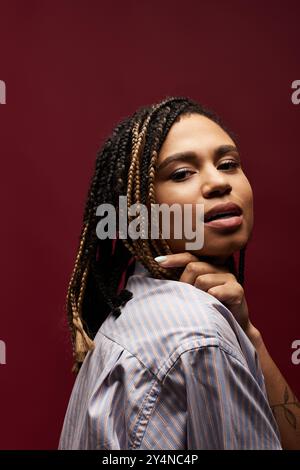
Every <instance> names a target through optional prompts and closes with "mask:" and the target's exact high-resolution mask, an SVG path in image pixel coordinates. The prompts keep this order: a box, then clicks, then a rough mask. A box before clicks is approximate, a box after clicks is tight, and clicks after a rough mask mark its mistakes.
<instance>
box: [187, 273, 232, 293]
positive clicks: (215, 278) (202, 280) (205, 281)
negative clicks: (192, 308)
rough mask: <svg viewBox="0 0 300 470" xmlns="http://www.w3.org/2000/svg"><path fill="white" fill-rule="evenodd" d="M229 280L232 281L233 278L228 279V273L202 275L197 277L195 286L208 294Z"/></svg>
mask: <svg viewBox="0 0 300 470" xmlns="http://www.w3.org/2000/svg"><path fill="white" fill-rule="evenodd" d="M229 280H231V278H230V277H228V276H227V274H226V273H209V274H202V275H200V276H197V277H196V279H195V282H194V286H195V287H197V289H200V290H203V291H205V292H207V291H208V289H210V288H212V287H215V286H220V285H223V284H225V282H228V281H229Z"/></svg>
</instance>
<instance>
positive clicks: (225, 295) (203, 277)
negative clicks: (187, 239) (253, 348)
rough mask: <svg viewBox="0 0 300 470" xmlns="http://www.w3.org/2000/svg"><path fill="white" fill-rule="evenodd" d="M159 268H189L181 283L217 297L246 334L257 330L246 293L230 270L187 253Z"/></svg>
mask: <svg viewBox="0 0 300 470" xmlns="http://www.w3.org/2000/svg"><path fill="white" fill-rule="evenodd" d="M159 265H160V266H162V267H164V268H177V267H185V269H184V271H183V272H182V274H181V276H180V278H179V281H181V282H186V283H188V284H192V285H194V286H195V287H197V288H198V289H201V290H204V291H205V292H207V293H208V294H211V295H213V296H214V297H216V298H217V299H218V300H219V301H220V302H222V303H223V304H224V305H225V306H226V307H227V308H228V309H229V310H230V311H231V312H232V314H233V315H234V317H235V318H236V320H237V321H238V323H239V324H240V325H241V327H242V328H243V330H244V331H245V333H246V334H250V332H251V333H252V330H253V329H255V328H254V326H253V325H252V323H251V321H250V319H249V312H248V306H247V302H246V298H245V295H244V289H243V287H242V286H241V284H239V283H238V282H237V279H236V277H235V276H234V274H233V273H231V272H230V270H229V268H227V267H225V266H216V265H213V264H210V263H207V262H205V261H200V260H199V258H197V257H196V256H195V255H192V254H191V253H189V252H187V251H186V252H184V253H176V254H172V255H166V261H163V262H160V263H159Z"/></svg>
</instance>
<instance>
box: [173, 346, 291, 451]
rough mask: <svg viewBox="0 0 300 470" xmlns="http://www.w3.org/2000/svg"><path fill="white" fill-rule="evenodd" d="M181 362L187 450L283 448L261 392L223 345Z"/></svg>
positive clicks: (192, 354)
mask: <svg viewBox="0 0 300 470" xmlns="http://www.w3.org/2000/svg"><path fill="white" fill-rule="evenodd" d="M179 361H180V367H182V372H183V375H184V378H185V386H186V399H187V447H188V449H241V450H242V449H282V447H281V443H280V436H279V430H278V427H277V423H276V420H275V418H274V415H273V413H272V410H271V408H270V406H269V403H268V400H267V397H266V395H265V392H264V391H263V389H262V388H261V386H260V383H259V381H258V380H256V378H255V377H253V375H252V374H251V372H250V370H249V369H248V368H247V365H246V364H245V363H243V362H242V361H241V360H239V358H238V356H235V355H233V354H232V353H230V352H229V350H226V344H225V348H224V347H222V346H206V347H197V348H193V349H190V350H189V351H185V352H184V353H183V354H182V355H181V356H180V358H179Z"/></svg>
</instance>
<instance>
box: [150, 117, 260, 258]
mask: <svg viewBox="0 0 300 470" xmlns="http://www.w3.org/2000/svg"><path fill="white" fill-rule="evenodd" d="M187 151H189V152H194V153H195V155H194V157H192V158H190V159H188V160H183V159H181V160H180V159H176V160H175V159H174V160H171V159H169V158H168V157H170V156H171V155H172V156H173V155H175V154H178V153H179V152H181V153H182V152H187ZM167 160H168V163H167ZM156 168H157V171H156V174H155V179H154V188H155V198H156V203H157V204H162V203H165V204H167V205H172V204H174V203H178V204H180V205H182V206H183V204H193V229H195V228H196V226H195V224H194V222H195V219H194V217H195V206H194V204H196V203H198V204H199V203H200V204H203V206H204V213H206V212H207V211H209V210H210V209H212V207H214V206H215V205H217V204H220V203H227V202H233V203H235V204H237V205H238V206H239V207H240V208H241V209H242V216H241V220H242V222H241V223H240V225H236V226H234V227H232V226H231V227H229V228H228V227H227V228H224V227H221V228H220V227H219V228H216V227H213V226H212V224H207V223H205V224H204V245H203V247H202V248H201V249H198V250H188V251H190V252H191V253H193V254H194V255H196V256H199V257H201V256H203V257H211V258H212V260H214V261H215V262H216V263H223V262H225V260H226V259H227V258H228V257H229V256H230V255H231V254H233V253H234V252H235V251H237V250H239V249H241V248H242V247H243V246H244V245H245V244H246V243H247V242H248V240H249V239H250V236H251V233H252V227H253V193H252V189H251V186H250V183H249V181H248V179H247V178H246V176H245V174H244V172H243V170H242V168H241V163H240V160H239V154H238V149H237V148H236V145H235V143H234V141H233V140H232V139H231V138H230V137H229V135H228V134H227V133H226V132H225V131H224V130H223V129H222V128H221V127H220V126H219V125H218V124H216V123H215V122H213V121H211V120H210V119H208V118H207V117H205V116H202V115H200V114H196V113H193V114H191V115H184V116H182V117H181V119H180V121H179V122H176V123H175V124H173V125H172V127H171V129H170V131H169V133H168V135H167V138H166V139H165V141H164V143H163V145H162V147H161V150H160V153H159V155H158V160H157V166H156ZM179 170H180V171H179ZM160 220H161V219H160ZM228 220H229V219H228ZM231 220H233V219H231ZM222 223H223V224H225V223H226V222H221V224H222ZM170 233H171V238H170V239H166V240H167V242H168V244H169V246H170V248H171V251H172V252H173V253H179V252H183V251H187V250H186V248H185V244H186V243H189V242H191V241H194V240H191V239H186V238H184V232H183V236H182V238H181V239H176V238H174V219H173V217H171V219H170Z"/></svg>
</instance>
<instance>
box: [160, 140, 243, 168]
mask: <svg viewBox="0 0 300 470" xmlns="http://www.w3.org/2000/svg"><path fill="white" fill-rule="evenodd" d="M233 151H234V152H237V153H238V149H237V147H236V146H235V145H220V146H219V147H217V148H216V149H215V150H214V155H213V158H214V160H215V159H217V158H220V157H222V156H223V155H225V154H226V153H228V152H233ZM174 161H181V162H190V163H197V162H198V155H197V153H196V152H193V151H191V150H188V151H186V152H178V153H174V155H170V156H169V157H167V158H165V159H164V160H163V161H162V162H161V164H160V165H158V166H157V167H156V171H159V170H162V169H163V168H165V167H166V166H167V165H169V164H170V163H172V162H174Z"/></svg>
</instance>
